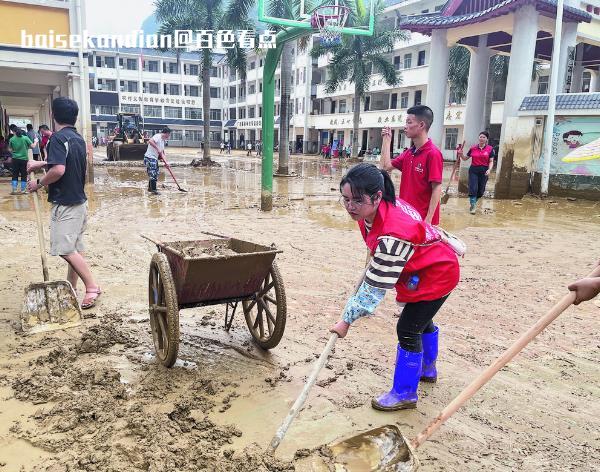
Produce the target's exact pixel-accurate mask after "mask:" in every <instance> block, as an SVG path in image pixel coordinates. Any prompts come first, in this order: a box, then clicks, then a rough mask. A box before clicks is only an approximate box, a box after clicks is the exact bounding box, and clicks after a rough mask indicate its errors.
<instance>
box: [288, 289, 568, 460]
mask: <svg viewBox="0 0 600 472" xmlns="http://www.w3.org/2000/svg"><path fill="white" fill-rule="evenodd" d="M574 301H575V292H569V294H568V295H565V296H564V297H563V298H562V299H561V300H560V301H559V302H558V303H557V304H556V305H554V306H553V307H552V309H551V310H550V311H548V312H547V313H546V314H545V315H544V316H543V317H542V318H540V319H539V320H538V321H537V322H536V323H535V324H534V325H533V326H532V327H531V328H529V329H528V330H527V331H526V332H525V333H523V334H522V335H521V337H520V338H519V339H517V340H516V341H515V342H514V343H513V344H512V345H511V346H510V347H509V348H508V349H507V350H506V351H504V353H503V354H502V355H501V356H500V357H498V359H496V360H495V361H494V363H493V364H492V365H490V366H489V367H488V368H487V369H485V370H484V371H483V372H481V373H480V374H479V375H478V376H477V377H476V378H475V379H474V380H473V381H472V382H471V383H470V384H469V385H467V386H466V387H465V389H464V390H463V391H462V392H460V393H459V394H458V396H457V397H456V398H455V399H454V400H452V402H450V404H449V405H448V406H446V408H444V409H443V410H442V411H441V412H440V413H439V414H438V415H437V416H436V418H435V419H434V420H433V421H431V423H429V425H428V426H427V427H426V428H425V429H424V430H423V431H421V432H420V433H419V434H418V435H417V436H416V437H415V438H414V439H412V440H409V439H407V438H406V437H404V435H403V434H402V433H401V432H400V430H399V429H398V428H397V427H396V426H395V425H386V426H383V427H380V428H376V429H372V430H370V431H366V432H364V433H361V434H358V435H356V436H352V437H350V438H347V439H343V440H341V441H337V442H334V443H332V444H330V445H328V446H326V447H325V448H326V449H328V453H327V454H326V455H325V456H319V455H316V456H315V455H313V456H310V457H308V458H306V459H303V461H302V462H303V463H302V464H299V466H300V467H297V468H296V470H300V471H302V470H311V471H315V472H316V471H320V470H324V471H326V470H329V469H328V468H325V467H327V464H331V463H332V462H333V464H332V465H333V466H334V467H335V470H336V471H340V472H341V471H348V472H350V471H361V472H362V471H377V470H385V471H402V472H404V471H406V472H409V471H414V470H417V469H418V467H419V460H418V458H417V456H416V454H415V449H417V448H418V447H419V446H421V445H422V444H423V443H424V442H425V441H427V439H429V437H430V436H431V435H432V434H433V433H434V432H435V431H437V429H438V428H439V427H440V426H441V425H442V424H443V423H444V422H445V421H446V420H447V419H448V418H450V416H452V415H453V414H454V413H456V411H458V410H459V409H460V408H461V407H462V406H463V405H464V404H465V403H466V402H467V400H469V398H471V397H472V396H473V395H475V393H476V392H477V391H478V390H479V389H480V388H481V387H483V386H484V385H485V384H486V383H487V382H488V381H489V380H490V379H491V378H492V377H493V376H494V375H496V374H497V373H498V371H499V370H500V369H502V368H503V367H504V366H505V365H506V364H508V362H509V361H511V360H512V359H513V358H514V357H515V356H516V355H517V354H518V353H519V352H521V350H522V349H523V348H524V347H525V346H527V344H529V343H530V342H531V341H532V340H533V339H534V338H535V337H536V336H537V335H538V334H540V333H541V332H542V331H543V330H544V329H545V328H546V327H547V326H548V325H549V324H550V323H552V322H553V321H554V320H555V319H556V318H558V316H559V315H560V314H561V313H562V312H563V311H565V310H566V309H567V308H568V307H570V306H571V304H572V303H573V302H574Z"/></svg>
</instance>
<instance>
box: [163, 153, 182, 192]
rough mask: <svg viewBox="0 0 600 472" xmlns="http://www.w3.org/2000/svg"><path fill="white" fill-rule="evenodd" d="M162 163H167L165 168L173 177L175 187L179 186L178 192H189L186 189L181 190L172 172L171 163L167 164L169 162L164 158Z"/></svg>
mask: <svg viewBox="0 0 600 472" xmlns="http://www.w3.org/2000/svg"><path fill="white" fill-rule="evenodd" d="M162 161H163V162H164V163H165V167H166V168H167V170H168V171H169V174H171V177H172V178H173V181H174V182H175V185H177V190H179V191H180V192H187V190H186V189H184V188H181V186H180V185H179V183H178V182H177V179H176V178H175V175H174V174H173V171H172V170H171V166H170V165H169V163H168V162H167V160H166V159H165V158H164V157H163V158H162Z"/></svg>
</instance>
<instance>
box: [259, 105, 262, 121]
mask: <svg viewBox="0 0 600 472" xmlns="http://www.w3.org/2000/svg"><path fill="white" fill-rule="evenodd" d="M258 117H259V118H262V107H261V106H259V107H258Z"/></svg>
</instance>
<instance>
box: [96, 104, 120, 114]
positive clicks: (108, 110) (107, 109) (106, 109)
mask: <svg viewBox="0 0 600 472" xmlns="http://www.w3.org/2000/svg"><path fill="white" fill-rule="evenodd" d="M99 108H100V109H99V111H100V114H101V115H116V114H117V113H118V112H119V107H113V106H110V105H100V107H99Z"/></svg>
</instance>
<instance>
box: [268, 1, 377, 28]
mask: <svg viewBox="0 0 600 472" xmlns="http://www.w3.org/2000/svg"><path fill="white" fill-rule="evenodd" d="M274 1H275V0H258V20H259V21H261V22H263V23H269V24H273V25H279V26H283V27H285V28H305V29H315V27H314V26H313V25H311V15H312V14H313V12H314V11H315V9H317V8H319V7H323V6H328V5H345V6H347V7H349V8H350V11H351V13H350V15H349V18H348V21H347V22H346V24H345V25H344V26H342V27H340V28H339V32H340V33H341V34H350V35H364V36H372V35H373V29H374V27H375V2H376V1H377V0H292V1H294V2H296V3H297V5H299V10H298V11H299V14H298V17H297V18H284V17H281V16H273V15H272V14H271V12H272V11H273V8H272V7H273V4H274ZM356 12H362V16H363V18H364V21H359V20H357V14H356ZM315 32H317V29H315Z"/></svg>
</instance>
